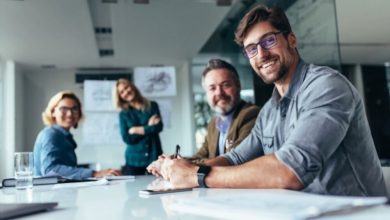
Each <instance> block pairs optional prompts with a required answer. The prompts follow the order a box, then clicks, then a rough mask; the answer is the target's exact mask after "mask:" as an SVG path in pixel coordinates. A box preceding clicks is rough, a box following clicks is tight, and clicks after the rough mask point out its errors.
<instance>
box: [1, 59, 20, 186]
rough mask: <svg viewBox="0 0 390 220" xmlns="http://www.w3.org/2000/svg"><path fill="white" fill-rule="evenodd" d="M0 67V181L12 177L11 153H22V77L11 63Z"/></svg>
mask: <svg viewBox="0 0 390 220" xmlns="http://www.w3.org/2000/svg"><path fill="white" fill-rule="evenodd" d="M2 66H3V67H2V68H1V70H2V81H3V82H2V84H3V85H2V93H1V94H2V96H3V97H2V101H3V102H2V103H1V104H2V106H1V108H2V111H1V114H2V115H1V117H2V126H1V127H2V138H1V142H0V144H1V146H0V179H2V178H5V177H10V176H12V175H13V153H14V152H15V151H23V141H22V138H20V137H21V136H23V131H22V130H21V128H22V126H23V111H22V110H23V101H22V100H21V97H22V93H23V80H22V76H23V75H22V73H21V69H20V68H19V66H18V65H17V64H15V63H14V62H13V61H6V62H2Z"/></svg>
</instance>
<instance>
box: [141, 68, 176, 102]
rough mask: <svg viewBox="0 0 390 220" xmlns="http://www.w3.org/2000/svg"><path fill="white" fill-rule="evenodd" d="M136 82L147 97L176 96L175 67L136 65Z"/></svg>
mask: <svg viewBox="0 0 390 220" xmlns="http://www.w3.org/2000/svg"><path fill="white" fill-rule="evenodd" d="M134 84H135V85H136V86H137V87H138V88H139V90H140V92H141V93H142V94H144V95H145V96H146V97H153V96H155V97H162V96H175V95H176V73H175V67H173V66H165V67H136V68H134Z"/></svg>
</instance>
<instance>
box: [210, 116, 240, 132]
mask: <svg viewBox="0 0 390 220" xmlns="http://www.w3.org/2000/svg"><path fill="white" fill-rule="evenodd" d="M234 112H235V111H233V112H230V113H229V114H228V115H225V116H224V117H221V116H218V117H217V119H216V120H215V126H216V127H217V129H218V130H219V131H220V132H223V133H226V132H227V130H228V129H229V127H230V124H231V122H232V120H233V115H234Z"/></svg>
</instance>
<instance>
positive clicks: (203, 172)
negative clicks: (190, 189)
mask: <svg viewBox="0 0 390 220" xmlns="http://www.w3.org/2000/svg"><path fill="white" fill-rule="evenodd" d="M210 171H211V167H209V166H204V165H200V166H199V170H198V173H197V175H198V184H199V187H200V188H208V187H207V185H206V182H205V179H206V176H207V175H209V173H210Z"/></svg>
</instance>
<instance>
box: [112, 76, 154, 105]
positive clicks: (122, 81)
mask: <svg viewBox="0 0 390 220" xmlns="http://www.w3.org/2000/svg"><path fill="white" fill-rule="evenodd" d="M119 84H125V85H128V86H130V88H131V89H132V90H133V91H134V100H135V102H138V103H141V104H142V106H143V107H142V110H145V109H148V108H149V107H150V101H149V100H148V99H146V98H145V97H143V96H142V94H141V92H140V91H139V89H138V88H137V87H136V86H135V85H134V83H132V82H131V81H130V80H128V79H123V78H122V79H118V80H117V81H116V85H115V88H114V90H113V101H114V106H115V107H116V108H118V109H121V110H123V109H128V108H129V107H130V103H129V102H128V101H126V100H123V99H122V98H121V96H120V94H119V92H118V86H119Z"/></svg>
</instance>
